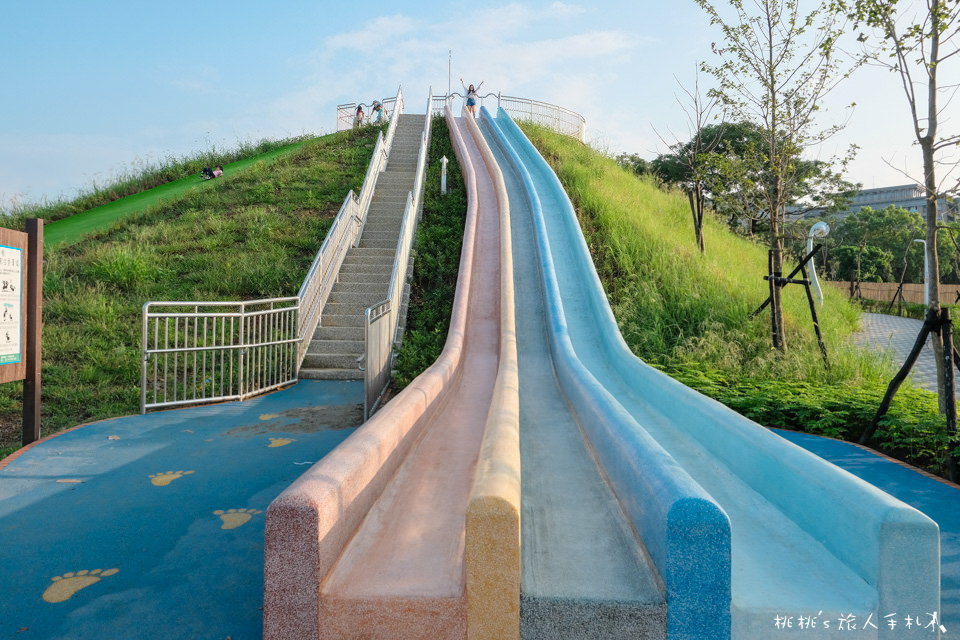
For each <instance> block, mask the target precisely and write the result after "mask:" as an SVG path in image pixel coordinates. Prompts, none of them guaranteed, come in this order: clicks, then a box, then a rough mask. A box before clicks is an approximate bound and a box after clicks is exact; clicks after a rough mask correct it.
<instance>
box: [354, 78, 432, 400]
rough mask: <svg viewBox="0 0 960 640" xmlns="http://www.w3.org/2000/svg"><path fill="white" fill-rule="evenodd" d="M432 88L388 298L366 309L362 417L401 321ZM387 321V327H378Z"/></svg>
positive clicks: (380, 383) (380, 387) (378, 389)
mask: <svg viewBox="0 0 960 640" xmlns="http://www.w3.org/2000/svg"><path fill="white" fill-rule="evenodd" d="M432 104H433V89H432V88H431V89H430V94H429V96H428V97H427V111H426V113H427V115H426V117H425V120H426V122H425V123H424V127H423V134H421V136H420V151H419V153H418V155H417V173H416V178H415V179H414V185H413V189H412V190H411V191H409V192H408V193H407V203H406V206H405V207H404V211H403V220H402V222H401V226H400V237H399V238H398V240H397V250H396V253H395V254H394V258H393V270H392V272H391V274H390V287H389V289H388V290H387V298H386V299H385V300H382V301H380V302H378V303H376V304H374V305H372V306H370V307H369V308H368V309H367V310H366V312H365V314H364V315H365V318H366V320H365V322H364V327H365V329H364V341H365V346H364V350H365V356H364V359H365V362H366V367H365V369H364V389H365V393H364V395H365V399H364V417H365V418H366V417H369V416H370V414H371V413H372V412H373V410H374V408H375V407H376V404H377V402H378V401H379V398H380V397H381V395H382V394H383V391H384V389H385V388H386V385H387V382H389V378H390V376H389V373H390V369H391V366H392V355H393V348H392V343H394V342H396V340H397V339H398V331H399V324H400V306H401V298H402V297H403V288H404V286H405V285H406V282H407V265H408V264H409V262H410V252H411V250H412V248H413V240H414V237H415V234H416V229H417V221H418V220H419V219H420V214H421V212H422V211H423V189H424V181H425V175H426V166H427V153H428V151H429V148H430V136H431V134H432V126H433V118H432ZM385 321H386V322H388V325H387V326H386V327H383V326H381V324H382V323H383V322H385Z"/></svg>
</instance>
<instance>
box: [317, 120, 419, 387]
mask: <svg viewBox="0 0 960 640" xmlns="http://www.w3.org/2000/svg"><path fill="white" fill-rule="evenodd" d="M425 123H426V116H424V115H415V114H401V115H400V120H399V121H398V122H397V130H396V133H395V134H394V139H393V146H392V147H391V149H390V157H389V159H388V161H387V168H386V170H385V171H384V172H383V173H381V174H380V177H379V178H378V179H377V186H376V189H374V192H373V200H372V201H371V204H370V211H369V212H368V213H367V222H366V224H365V225H364V228H363V233H362V234H361V236H360V242H359V243H358V245H357V246H356V247H351V248H350V249H349V250H348V251H347V255H346V257H345V258H344V260H343V266H341V267H340V274H339V275H338V277H337V282H336V284H334V286H333V289H332V290H331V292H330V297H329V298H328V299H327V304H326V305H325V306H324V307H323V311H322V313H321V316H320V324H319V326H318V327H317V330H316V331H315V332H314V334H313V339H312V340H311V341H310V346H309V347H308V348H307V354H306V356H305V357H304V359H303V364H302V365H301V367H300V377H301V378H311V379H315V380H360V379H362V378H363V367H364V362H363V359H364V342H363V314H364V312H365V311H366V310H367V308H368V307H370V306H372V305H374V304H376V303H378V302H381V301H382V300H385V299H386V297H387V294H388V291H389V288H390V275H391V272H392V271H393V261H394V255H395V253H396V251H397V242H398V240H399V238H400V226H401V224H402V221H403V210H404V207H405V206H406V204H407V193H409V192H410V191H412V190H413V186H414V182H415V180H416V173H417V155H418V154H419V152H420V138H421V136H422V135H423V128H424V125H425ZM411 260H412V258H411ZM408 273H409V271H408ZM404 299H406V296H404ZM403 311H404V310H403V309H401V317H405V315H406V314H405V313H403Z"/></svg>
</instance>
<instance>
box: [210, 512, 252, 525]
mask: <svg viewBox="0 0 960 640" xmlns="http://www.w3.org/2000/svg"><path fill="white" fill-rule="evenodd" d="M258 513H260V511H259V510H258V509H227V510H226V511H224V510H223V509H217V510H216V511H214V512H213V514H214V515H217V516H220V519H221V520H223V526H222V527H220V528H221V529H236V528H237V527H239V526H240V525H242V524H246V523H247V522H249V521H250V518H251V517H253V516H255V515H257V514H258Z"/></svg>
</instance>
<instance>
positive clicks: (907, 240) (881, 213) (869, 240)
mask: <svg viewBox="0 0 960 640" xmlns="http://www.w3.org/2000/svg"><path fill="white" fill-rule="evenodd" d="M923 229H924V223H923V217H922V216H921V215H920V214H919V213H917V212H916V211H907V210H906V209H902V208H900V207H896V206H893V205H890V206H889V207H886V208H884V209H880V210H874V209H871V208H870V207H864V208H863V209H861V210H860V211H857V212H856V213H852V214H850V215H849V216H847V217H846V218H844V219H843V220H842V221H841V222H840V223H839V224H835V225H834V230H833V233H832V234H831V236H832V241H833V242H835V243H836V244H837V245H846V246H853V247H857V248H858V249H859V250H860V251H861V252H863V251H866V250H868V249H870V250H876V251H878V252H882V254H883V255H886V256H888V262H887V264H886V265H884V266H883V267H882V268H881V267H879V266H878V267H876V268H872V269H871V270H870V273H871V274H877V275H880V276H881V280H880V282H889V281H891V280H897V279H899V277H900V275H901V272H902V268H897V264H896V263H895V262H896V261H899V262H900V264H901V265H902V260H903V259H904V258H903V257H904V256H906V259H907V271H906V273H905V274H904V275H905V279H904V281H905V282H922V281H923V273H922V271H923V255H922V251H919V249H920V245H918V244H916V243H914V240H916V239H919V238H922V237H923ZM914 247H915V248H916V249H915V250H912V251H911V249H912V248H914ZM874 255H876V256H877V258H879V256H880V255H881V254H879V253H877V254H874ZM834 259H835V260H837V261H839V258H838V257H837V256H836V255H834ZM837 264H839V262H837ZM836 273H837V275H838V277H839V278H840V279H846V278H847V277H848V275H849V273H850V269H849V268H846V267H839V268H838V269H837V271H836ZM861 279H863V280H866V278H861Z"/></svg>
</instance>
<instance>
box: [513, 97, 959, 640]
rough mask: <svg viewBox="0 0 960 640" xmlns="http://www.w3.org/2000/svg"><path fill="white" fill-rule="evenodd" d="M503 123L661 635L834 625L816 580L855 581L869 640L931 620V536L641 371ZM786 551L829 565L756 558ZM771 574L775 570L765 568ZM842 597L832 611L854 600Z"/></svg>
mask: <svg viewBox="0 0 960 640" xmlns="http://www.w3.org/2000/svg"><path fill="white" fill-rule="evenodd" d="M496 121H497V123H498V124H499V125H500V127H501V129H502V131H503V133H504V135H505V136H506V138H507V139H508V140H509V142H510V144H512V145H513V146H514V150H515V152H519V156H520V157H519V158H518V159H517V164H518V166H523V167H525V168H526V170H528V171H529V172H530V174H532V175H533V176H535V180H534V182H535V183H536V187H534V185H533V184H532V183H530V182H528V189H529V190H530V192H531V194H532V195H531V197H532V198H536V199H537V200H540V201H549V203H550V204H549V205H543V206H542V207H539V208H538V204H537V203H535V204H534V211H537V212H538V213H537V214H536V217H537V220H536V225H537V233H538V235H539V238H538V245H537V251H538V252H539V255H540V260H541V265H542V277H543V281H544V285H545V286H544V289H545V291H546V292H547V293H546V296H547V298H548V300H547V304H546V308H547V313H548V315H549V321H548V323H549V326H548V332H549V334H550V339H551V347H552V348H553V349H554V352H555V355H554V357H555V359H556V363H557V365H556V366H557V368H558V376H559V378H560V380H561V383H562V384H563V385H565V392H566V393H567V394H568V396H569V397H570V398H571V402H573V403H574V405H575V407H574V408H575V410H576V411H577V412H578V414H579V415H580V416H581V419H582V422H583V424H584V428H585V429H586V430H587V432H588V436H589V438H590V440H591V442H592V444H593V446H594V448H595V449H596V452H597V456H598V458H599V459H600V461H601V464H602V465H603V467H604V469H605V471H606V473H607V476H608V477H609V478H610V481H611V483H612V484H613V485H614V489H615V491H616V493H617V496H618V498H619V499H620V500H621V502H622V503H623V505H624V508H625V510H626V511H627V513H629V514H630V517H631V519H632V520H633V523H634V526H635V527H636V529H637V532H638V533H639V534H640V536H641V537H642V539H643V541H644V542H645V544H646V545H647V548H648V550H649V551H650V553H651V556H652V557H653V559H654V561H655V562H656V563H657V566H658V569H659V570H660V572H661V575H662V576H663V577H664V581H665V583H666V585H667V596H668V599H667V606H668V632H669V634H670V636H671V637H678V638H679V637H690V638H692V637H713V638H718V637H729V636H728V635H727V634H731V635H732V636H733V637H735V638H741V637H743V638H746V637H757V638H762V637H770V636H771V635H772V634H775V633H777V631H778V630H777V629H776V628H775V627H774V626H773V618H774V616H775V615H779V614H784V615H793V614H797V613H806V612H804V611H790V610H789V609H788V607H789V606H790V603H792V602H795V603H797V604H796V606H800V604H801V603H811V606H812V605H813V604H819V603H822V605H823V606H822V608H823V609H824V610H828V611H829V610H831V609H830V607H831V604H832V603H831V602H830V598H829V597H828V596H830V595H832V593H831V588H832V589H834V590H836V591H841V592H842V591H847V592H849V591H850V589H838V588H837V587H836V586H835V585H831V584H818V583H817V582H816V580H815V579H811V578H810V576H809V575H800V574H801V572H804V573H806V574H810V573H817V572H821V573H822V575H823V576H825V578H824V579H825V580H830V579H831V576H833V575H837V576H841V577H843V576H851V577H852V581H851V584H852V585H853V587H855V590H856V591H858V593H859V592H862V593H861V596H862V597H860V599H859V600H856V601H858V602H861V603H867V604H866V605H864V606H866V607H867V608H868V610H865V611H862V614H863V616H862V618H861V623H862V622H863V620H864V619H866V618H867V617H868V616H869V615H870V614H872V615H873V618H872V620H873V624H874V625H876V626H877V627H879V628H878V629H876V631H873V630H872V629H869V628H868V629H867V630H865V631H868V636H869V635H873V636H874V637H879V638H885V637H895V636H896V633H897V631H899V630H892V629H889V628H885V626H884V625H883V624H879V625H877V624H876V623H877V622H878V621H880V622H882V619H883V616H884V615H886V614H892V613H896V612H900V611H904V610H914V611H924V612H930V611H938V610H939V604H940V592H939V558H940V556H939V531H938V528H937V525H936V523H934V522H933V521H932V520H930V519H929V518H927V517H926V516H924V515H923V514H921V513H920V512H919V511H917V510H915V509H913V508H912V507H909V506H907V505H905V504H904V503H902V502H900V501H898V500H896V499H894V498H892V497H890V496H889V495H887V494H886V493H884V492H882V491H880V490H878V489H876V488H874V487H872V486H871V485H868V484H867V483H865V482H863V481H861V480H859V479H857V478H855V477H854V476H852V475H851V474H849V473H847V472H845V471H843V470H841V469H839V468H838V467H835V466H834V465H832V464H830V463H827V462H825V461H824V460H822V459H820V458H819V457H817V456H815V455H812V454H810V453H808V452H806V451H804V450H803V449H801V448H799V447H796V446H794V445H792V444H791V443H789V442H786V441H785V440H783V439H782V438H780V437H779V436H776V435H775V434H773V433H771V432H769V431H768V430H766V429H764V428H763V427H760V426H759V425H757V424H755V423H753V422H751V421H749V420H747V419H745V418H743V417H742V416H740V415H738V414H736V413H735V412H733V411H731V410H729V409H727V408H726V407H724V406H723V405H721V404H719V403H717V402H715V401H713V400H711V399H709V398H706V397H705V396H703V395H701V394H699V393H697V392H695V391H693V390H692V389H689V388H688V387H685V386H684V385H681V384H679V383H677V382H676V381H674V380H673V379H672V378H670V377H668V376H666V375H664V374H662V373H660V372H658V371H656V370H655V369H653V368H651V367H649V366H647V365H646V364H644V363H643V362H642V361H640V360H639V359H638V358H636V357H635V356H634V355H633V354H632V353H631V352H630V350H629V348H628V347H627V345H626V343H625V342H624V340H623V337H622V336H621V334H620V331H619V328H618V327H617V324H616V321H615V319H614V317H613V314H612V311H611V310H610V307H609V304H608V302H607V299H606V295H605V293H604V291H603V288H602V285H601V284H600V281H599V278H598V277H597V275H596V271H595V269H594V266H593V262H592V260H591V258H590V254H589V251H588V249H587V246H586V243H585V241H584V239H583V236H582V233H581V231H580V227H579V224H578V222H577V219H576V215H575V212H574V210H573V207H572V205H571V204H570V201H569V198H567V196H566V194H565V193H564V192H563V189H562V186H561V185H560V182H559V180H558V179H557V178H556V176H555V175H554V174H553V172H552V170H551V169H550V168H549V166H548V165H547V164H546V162H545V161H544V160H543V159H542V157H540V155H539V153H537V152H536V150H535V149H534V148H533V146H532V145H531V144H530V142H529V141H528V140H527V139H526V137H525V136H524V135H523V133H522V132H521V131H520V130H519V128H518V127H517V126H516V125H515V124H514V123H513V122H512V120H510V118H509V116H508V115H507V114H506V113H505V112H503V111H502V110H501V111H500V112H499V113H498V117H497V118H496ZM528 177H529V176H528ZM538 191H539V192H538ZM548 231H549V233H548ZM558 250H559V251H561V252H562V254H558ZM558 255H562V257H558ZM585 328H586V329H585ZM571 332H573V334H572V335H571ZM598 363H600V364H598ZM601 364H602V366H601ZM651 428H652V430H651ZM651 434H656V435H655V436H653V435H651ZM691 451H693V452H694V454H695V455H690V452H691ZM704 455H706V456H707V457H709V458H710V460H708V462H709V463H710V465H712V467H711V468H716V469H717V470H718V472H717V474H716V476H715V477H714V476H704V474H703V471H702V469H697V470H696V471H699V472H700V475H699V476H698V475H697V473H694V471H695V469H693V468H690V466H689V465H690V462H689V460H693V459H696V457H697V456H701V457H702V456H704ZM684 456H687V457H686V458H684ZM684 459H685V460H687V462H686V463H684V462H681V461H680V460H684ZM685 465H688V466H685ZM686 472H690V474H689V475H688V473H686ZM694 477H697V478H698V479H694ZM714 499H716V502H715V501H714ZM753 502H756V503H757V505H756V506H754V504H753ZM717 503H719V506H718V504H717ZM745 503H747V504H745ZM771 513H772V514H775V518H774V520H775V521H776V523H775V524H774V525H772V527H773V528H771V529H770V531H768V532H767V533H765V534H764V536H763V538H762V539H763V545H764V546H765V551H764V552H761V551H759V550H758V549H760V546H758V547H756V548H755V547H754V545H753V544H752V541H753V540H755V539H757V538H751V537H750V536H751V535H754V536H756V534H755V533H753V532H752V530H753V529H756V528H762V527H763V526H771V525H769V523H766V524H765V523H764V522H758V521H754V520H751V517H753V516H754V515H755V514H760V515H761V516H762V517H763V518H765V519H766V520H769V519H770V518H768V517H767V514H771ZM733 514H736V517H734V515H733ZM674 515H676V519H675V520H673V519H672V518H673V516H674ZM727 515H730V523H729V527H730V529H727V530H726V531H727V532H726V533H725V531H724V525H725V524H726V517H727ZM665 516H667V517H665ZM781 522H782V523H783V524H780V523H781ZM747 530H751V531H747ZM778 537H782V540H773V541H770V540H769V539H770V538H778ZM738 539H739V540H740V542H739V543H738V542H737V540H738ZM731 540H732V542H731ZM794 544H798V545H801V546H805V547H810V548H811V549H812V550H810V551H808V552H806V553H809V554H810V555H809V557H811V558H816V559H817V561H818V564H820V565H824V564H831V563H833V564H835V565H836V566H833V567H810V566H804V565H803V564H802V563H799V562H793V563H791V562H789V561H783V560H782V559H781V558H771V557H766V556H765V555H764V553H765V552H769V550H770V549H772V550H782V551H783V552H784V553H780V554H779V555H784V554H785V553H789V552H790V550H791V549H792V546H793V545H794ZM767 555H768V554H767ZM780 562H782V567H783V570H782V571H777V572H771V571H770V570H769V568H766V567H765V565H776V564H777V563H780ZM791 572H793V574H791ZM725 575H726V578H725V577H724V576H725ZM845 579H846V578H845ZM725 580H726V581H725ZM863 594H866V595H863ZM839 596H840V597H838V598H837V600H836V602H837V603H838V604H837V605H836V606H837V607H838V608H839V607H843V606H849V605H848V602H850V601H853V600H849V599H844V598H845V597H847V596H849V594H848V593H847V594H844V593H840V594H839ZM858 597H859V596H858ZM811 613H813V614H815V613H817V611H816V610H814V611H812V612H811ZM724 616H726V624H727V627H726V629H729V631H725V630H724V624H725V621H724ZM869 631H873V633H872V634H871V633H869ZM839 632H840V630H839V629H836V628H833V629H831V633H828V634H826V635H827V636H829V637H833V636H835V635H836V634H837V633H839ZM840 635H841V636H842V633H841V634H840ZM778 637H779V636H778Z"/></svg>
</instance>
